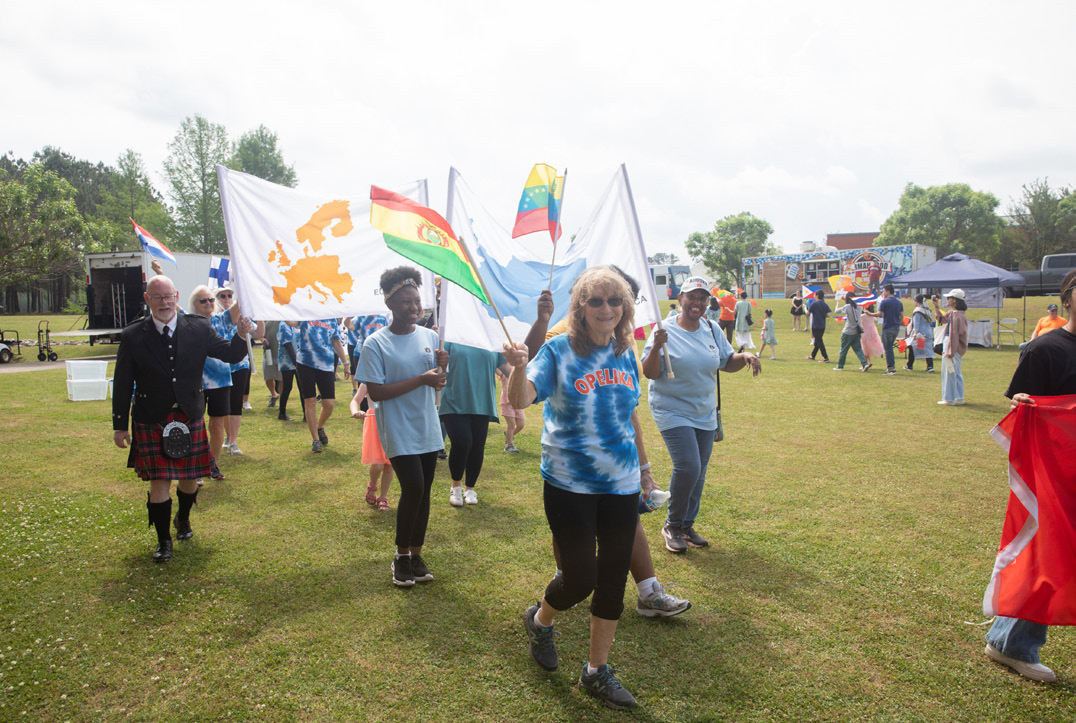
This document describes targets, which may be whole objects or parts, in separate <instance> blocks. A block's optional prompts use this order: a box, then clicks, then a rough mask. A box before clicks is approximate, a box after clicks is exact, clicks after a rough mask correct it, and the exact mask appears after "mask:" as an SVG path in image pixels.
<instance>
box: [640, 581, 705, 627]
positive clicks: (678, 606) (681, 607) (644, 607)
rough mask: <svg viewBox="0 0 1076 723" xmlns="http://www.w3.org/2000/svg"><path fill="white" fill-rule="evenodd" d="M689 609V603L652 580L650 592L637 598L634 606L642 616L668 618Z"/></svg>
mask: <svg viewBox="0 0 1076 723" xmlns="http://www.w3.org/2000/svg"><path fill="white" fill-rule="evenodd" d="M690 609H691V603H689V602H688V601H687V600H681V599H680V598H678V597H673V596H672V595H670V594H669V593H667V592H665V588H663V587H662V586H661V583H660V582H657V581H655V582H654V587H653V589H652V590H651V591H650V594H649V595H647V596H646V597H641V598H639V602H638V604H637V605H636V606H635V612H637V613H639V614H640V615H642V616H643V617H644V618H658V617H661V618H670V617H672V616H673V615H679V614H680V613H682V612H684V611H685V610H690Z"/></svg>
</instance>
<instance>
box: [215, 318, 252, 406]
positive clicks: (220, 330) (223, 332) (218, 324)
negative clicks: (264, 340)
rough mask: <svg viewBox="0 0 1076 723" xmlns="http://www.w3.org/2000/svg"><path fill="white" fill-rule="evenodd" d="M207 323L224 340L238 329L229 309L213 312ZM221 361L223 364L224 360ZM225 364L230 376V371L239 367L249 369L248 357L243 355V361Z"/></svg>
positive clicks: (233, 334) (228, 339) (229, 338)
mask: <svg viewBox="0 0 1076 723" xmlns="http://www.w3.org/2000/svg"><path fill="white" fill-rule="evenodd" d="M209 323H210V325H212V327H213V331H215V332H217V334H218V335H219V336H220V338H222V339H224V340H226V341H231V340H232V337H233V336H235V335H236V332H238V331H239V327H238V326H236V325H235V322H234V321H232V312H231V311H222V312H220V313H218V314H213V316H211V317H210V318H209ZM221 363H222V364H225V363H224V362H221ZM225 366H227V367H228V368H229V371H228V376H231V373H232V372H237V371H239V370H240V369H250V358H249V357H243V361H240V362H236V363H235V364H225ZM221 386H229V387H230V386H232V385H231V383H229V384H227V385H221ZM211 388H212V387H211Z"/></svg>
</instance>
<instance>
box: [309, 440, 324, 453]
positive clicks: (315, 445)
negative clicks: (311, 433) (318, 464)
mask: <svg viewBox="0 0 1076 723" xmlns="http://www.w3.org/2000/svg"><path fill="white" fill-rule="evenodd" d="M310 451H311V452H318V453H320V452H321V440H320V439H315V440H314V441H313V442H311V443H310Z"/></svg>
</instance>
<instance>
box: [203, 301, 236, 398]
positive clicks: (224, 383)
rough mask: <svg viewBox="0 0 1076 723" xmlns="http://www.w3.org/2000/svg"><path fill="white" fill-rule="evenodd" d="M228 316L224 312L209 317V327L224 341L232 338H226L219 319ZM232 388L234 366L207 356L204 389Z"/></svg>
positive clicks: (204, 368)
mask: <svg viewBox="0 0 1076 723" xmlns="http://www.w3.org/2000/svg"><path fill="white" fill-rule="evenodd" d="M227 315H228V312H224V313H223V314H214V315H213V316H211V317H209V325H210V326H211V327H213V331H215V332H217V335H218V336H220V337H222V338H224V339H229V338H230V337H228V336H225V334H224V332H223V330H224V326H223V324H222V323H221V321H220V320H219V319H218V318H217V317H220V316H227ZM233 327H234V324H233ZM230 386H232V365H231V364H229V363H228V362H225V361H221V360H220V359H214V358H213V357H211V356H207V357H206V358H205V367H203V368H202V387H203V388H205V389H222V388H223V387H230Z"/></svg>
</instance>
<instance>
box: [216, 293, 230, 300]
mask: <svg viewBox="0 0 1076 723" xmlns="http://www.w3.org/2000/svg"><path fill="white" fill-rule="evenodd" d="M217 298H218V299H230V298H232V295H231V294H217Z"/></svg>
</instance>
